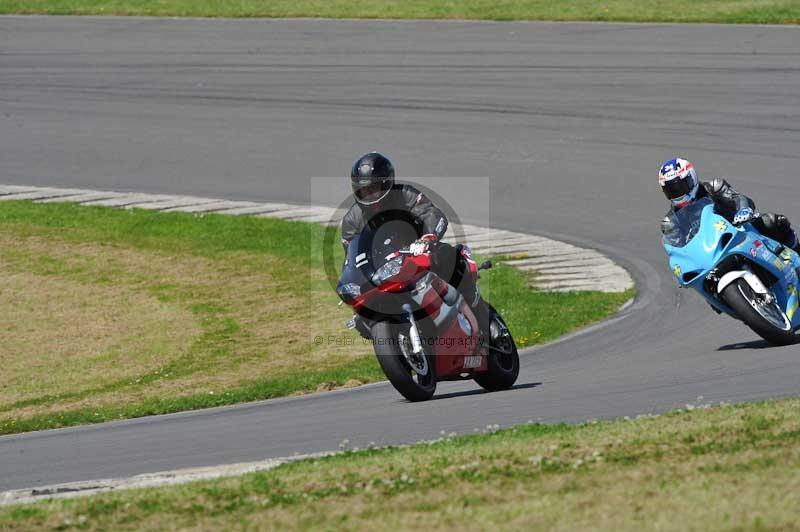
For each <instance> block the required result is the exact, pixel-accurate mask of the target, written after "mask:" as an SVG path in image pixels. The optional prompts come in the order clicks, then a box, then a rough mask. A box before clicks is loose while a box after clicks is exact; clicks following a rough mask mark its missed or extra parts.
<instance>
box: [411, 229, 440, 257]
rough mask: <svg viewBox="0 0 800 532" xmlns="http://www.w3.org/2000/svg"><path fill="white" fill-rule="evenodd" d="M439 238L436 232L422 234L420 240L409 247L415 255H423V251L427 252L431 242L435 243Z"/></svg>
mask: <svg viewBox="0 0 800 532" xmlns="http://www.w3.org/2000/svg"><path fill="white" fill-rule="evenodd" d="M437 240H438V238H436V235H434V234H428V235H422V237H420V238H419V240H417V241H416V242H414V243H413V244H411V245H410V246H409V247H408V250H409V251H410V252H411V254H412V255H414V256H415V257H416V256H418V255H422V254H423V253H425V252H427V251H428V248H429V247H430V246H431V244H433V243H435V242H436V241H437Z"/></svg>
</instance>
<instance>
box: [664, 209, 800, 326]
mask: <svg viewBox="0 0 800 532" xmlns="http://www.w3.org/2000/svg"><path fill="white" fill-rule="evenodd" d="M663 244H664V250H665V251H666V252H667V254H668V255H669V266H670V268H671V269H672V273H673V274H674V275H675V278H676V279H677V280H678V284H679V285H681V286H683V287H692V288H694V289H695V290H697V291H698V292H700V294H701V295H702V296H703V297H704V298H705V299H706V300H707V301H708V302H709V303H710V304H711V305H712V306H714V307H715V308H717V309H719V310H720V311H722V312H725V313H727V314H731V315H733V314H734V312H733V311H732V310H731V309H730V308H729V307H728V306H727V305H726V304H725V303H724V302H723V301H722V300H721V299H720V298H719V297H718V295H717V294H716V292H713V293H712V292H709V285H708V284H706V282H705V281H706V278H707V277H708V276H709V274H711V273H712V272H715V269H716V268H717V267H718V266H719V265H720V264H721V263H722V262H723V261H725V260H726V259H728V258H729V257H731V256H733V255H740V256H741V257H742V258H744V260H745V261H749V262H750V263H752V264H757V265H758V266H760V268H761V269H762V270H765V271H767V272H769V273H770V274H772V276H773V277H774V279H777V281H775V280H774V279H764V278H762V281H764V283H765V284H766V285H767V286H769V287H771V290H772V291H773V293H774V295H775V297H776V299H777V301H778V303H779V304H780V306H781V308H782V309H783V310H784V312H786V315H787V317H788V318H789V319H790V320H792V325H793V326H794V327H795V328H797V327H798V326H800V313H798V312H797V309H798V277H797V272H796V268H798V267H800V257H798V255H797V253H795V252H794V251H793V250H791V249H789V248H784V247H783V246H782V245H781V244H780V243H779V242H776V241H775V240H772V239H770V238H767V237H765V236H763V235H761V234H760V233H758V232H757V231H756V230H755V229H754V228H753V227H752V226H751V225H750V224H745V225H744V226H742V227H735V226H734V225H733V224H731V223H730V222H729V221H728V220H726V219H725V218H723V217H722V216H720V215H718V214H717V213H716V212H715V211H714V203H713V202H712V201H711V200H710V199H708V198H704V199H702V200H699V201H696V202H695V203H693V204H692V205H689V206H688V207H685V208H684V209H681V210H680V211H679V212H678V213H677V214H676V216H675V219H674V225H673V226H672V228H671V230H670V231H668V232H667V233H666V234H665V235H664V238H663ZM763 277H768V276H763ZM710 289H711V290H715V289H716V286H715V285H713V284H712V286H710Z"/></svg>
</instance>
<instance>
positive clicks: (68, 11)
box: [0, 0, 800, 24]
mask: <svg viewBox="0 0 800 532" xmlns="http://www.w3.org/2000/svg"><path fill="white" fill-rule="evenodd" d="M0 13H7V14H11V13H15V14H48V15H149V16H171V17H190V16H191V17H321V18H385V19H478V20H480V19H485V20H587V21H623V22H720V23H750V24H797V23H798V22H800V4H798V3H797V2H796V1H795V0H707V1H704V2H697V1H695V0H668V1H656V0H607V1H604V2H598V1H596V0H555V1H550V0H464V1H460V2H453V1H451V0H404V1H403V2H397V1H394V0H328V1H325V2H318V1H315V0H297V1H290V0H271V1H269V2H264V1H262V0H235V1H234V0H167V1H164V0H0Z"/></svg>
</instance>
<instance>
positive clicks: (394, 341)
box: [372, 321, 436, 401]
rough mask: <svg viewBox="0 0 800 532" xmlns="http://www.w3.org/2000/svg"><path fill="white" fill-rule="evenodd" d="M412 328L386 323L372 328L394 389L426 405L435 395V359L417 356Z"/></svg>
mask: <svg viewBox="0 0 800 532" xmlns="http://www.w3.org/2000/svg"><path fill="white" fill-rule="evenodd" d="M409 329H410V325H408V324H404V325H403V324H401V325H393V324H390V323H388V322H385V321H381V322H378V323H376V324H375V325H374V326H373V327H372V341H373V346H374V348H375V355H376V356H377V357H378V363H379V364H380V365H381V369H383V372H384V373H385V374H386V378H388V379H389V382H391V383H392V386H394V387H395V389H396V390H397V391H398V392H400V394H401V395H402V396H403V397H405V398H406V399H408V400H409V401H426V400H428V399H430V398H431V397H433V393H434V392H435V391H436V372H435V369H434V366H433V359H432V358H431V356H430V355H429V354H428V353H426V352H425V349H424V346H423V350H422V353H414V352H413V348H412V346H411V337H410V334H409Z"/></svg>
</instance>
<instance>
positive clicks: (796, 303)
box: [786, 284, 800, 320]
mask: <svg viewBox="0 0 800 532" xmlns="http://www.w3.org/2000/svg"><path fill="white" fill-rule="evenodd" d="M786 291H787V292H788V293H789V297H790V300H791V304H790V305H789V308H787V309H786V317H787V318H789V319H790V320H791V319H792V318H794V315H795V313H797V309H798V307H800V300H798V299H797V287H795V285H793V284H791V285H789V288H788V289H787V290H786Z"/></svg>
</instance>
